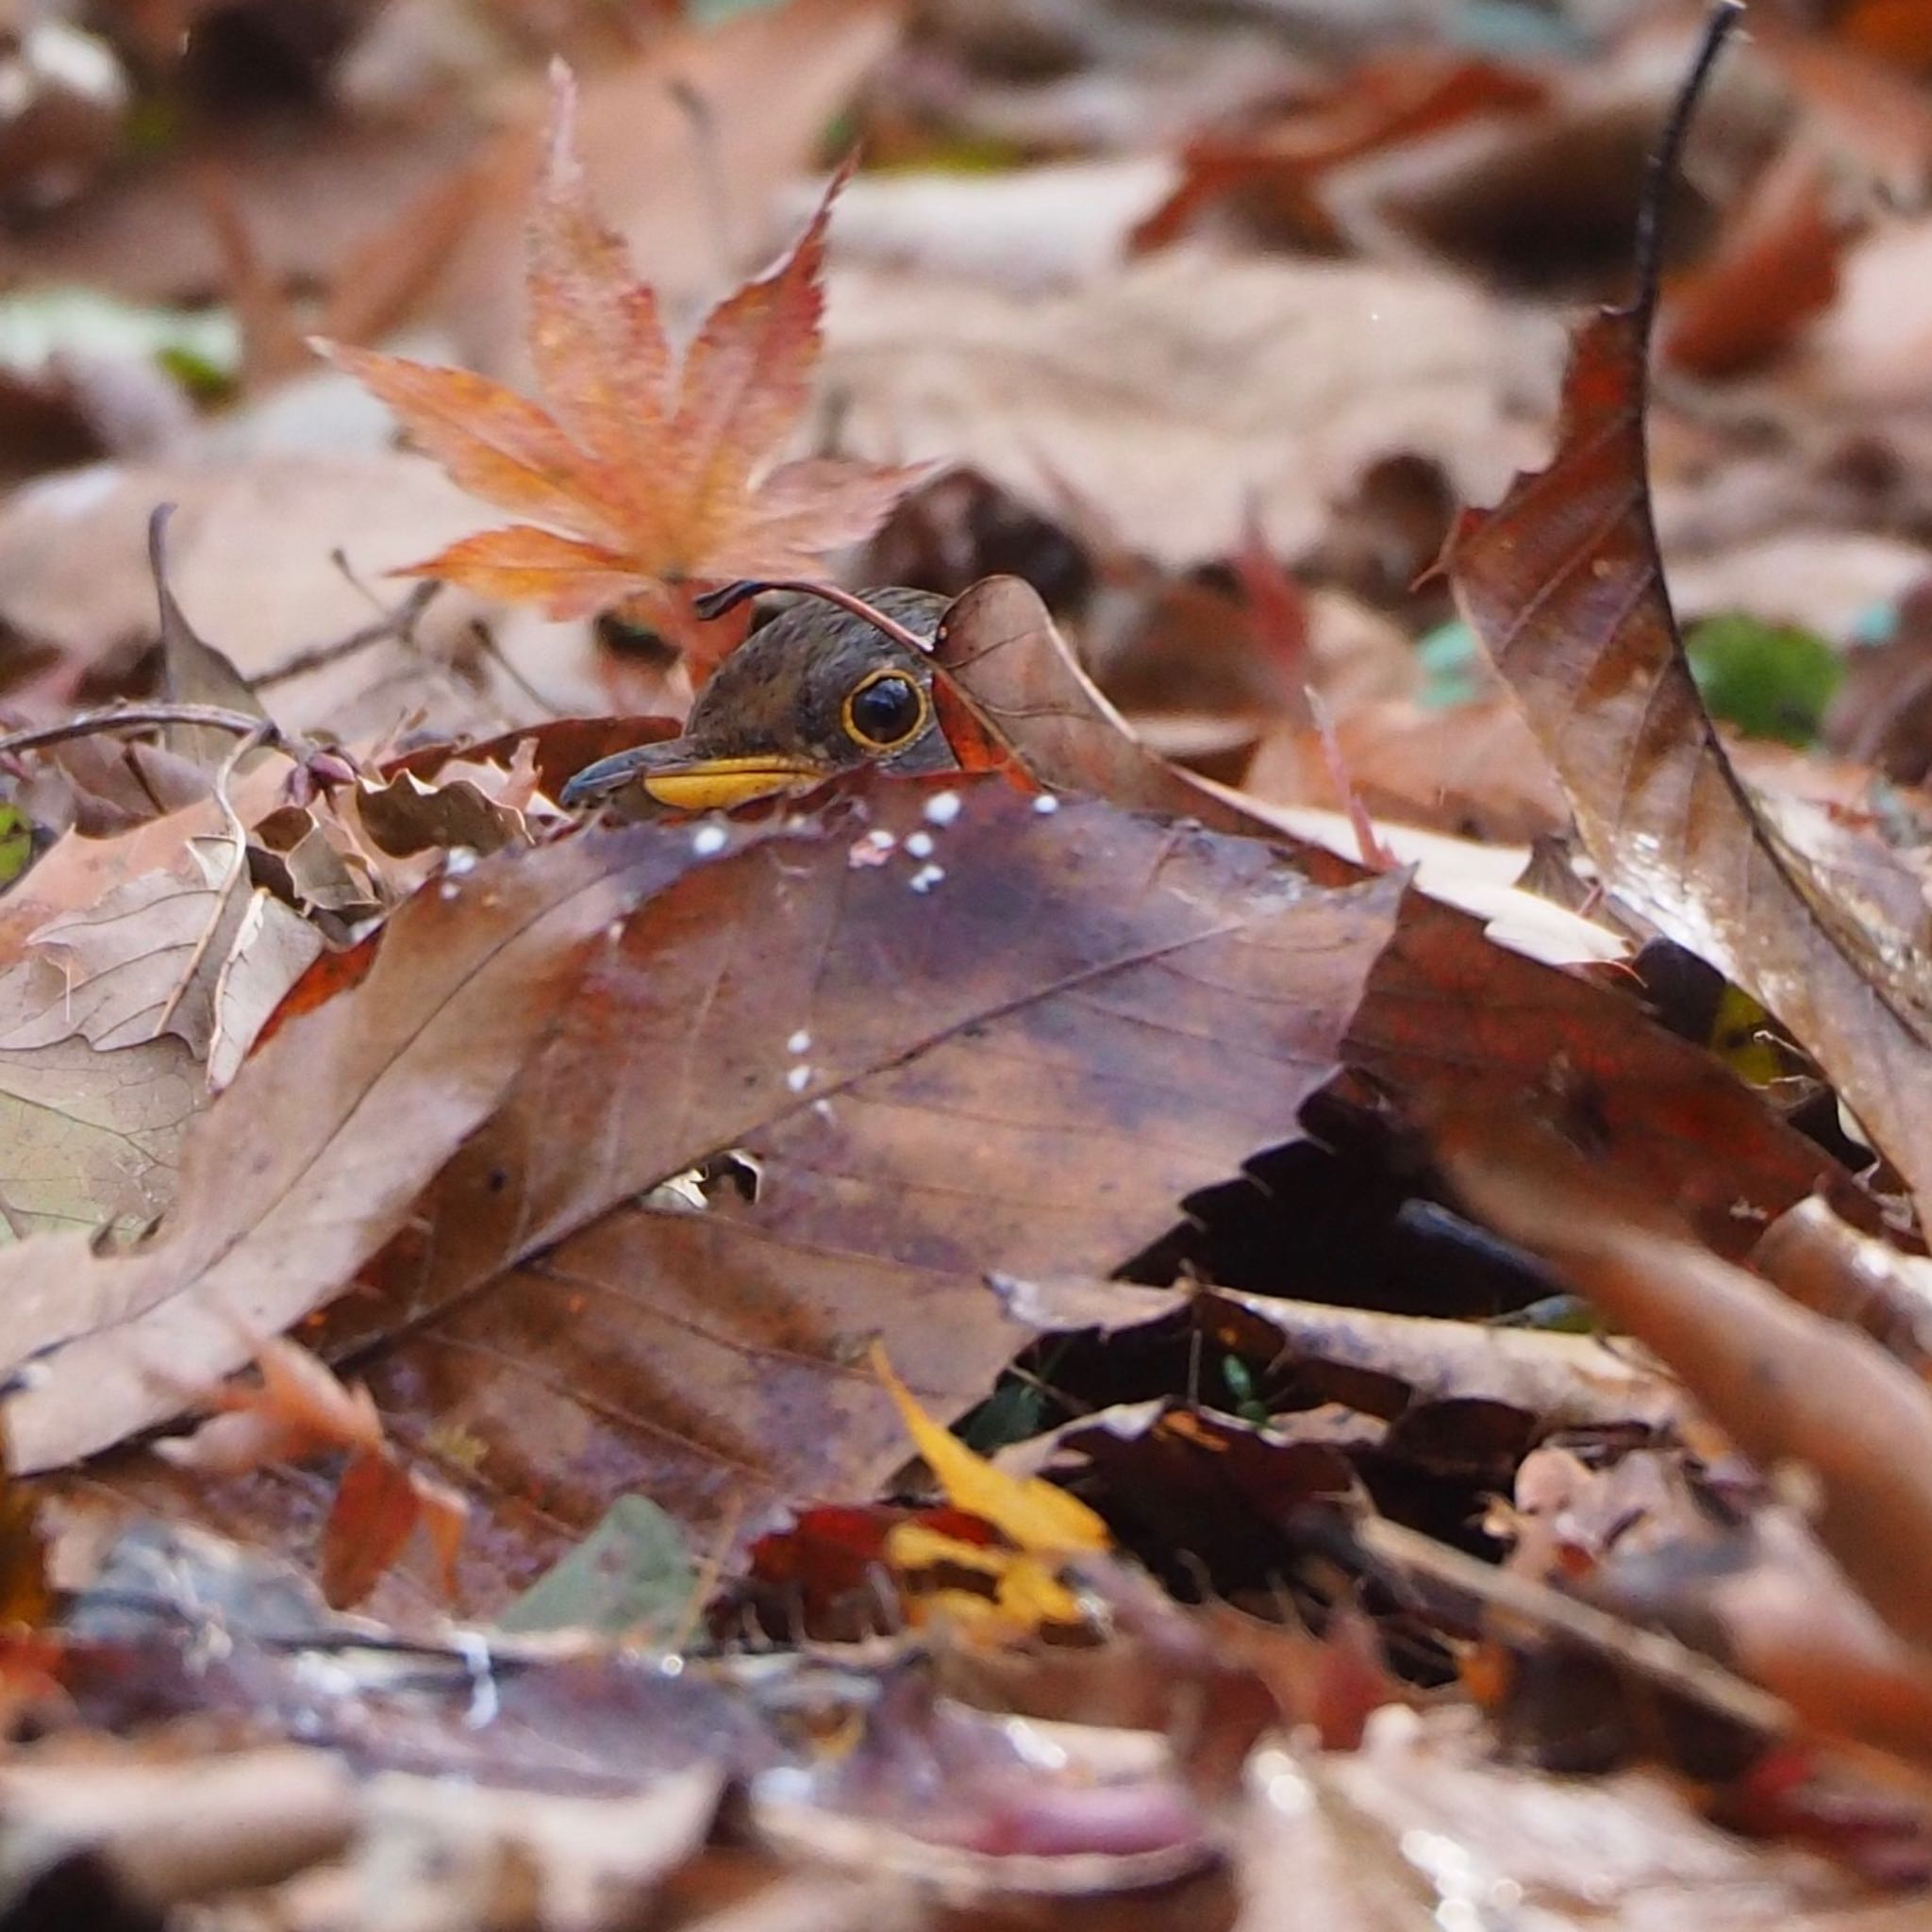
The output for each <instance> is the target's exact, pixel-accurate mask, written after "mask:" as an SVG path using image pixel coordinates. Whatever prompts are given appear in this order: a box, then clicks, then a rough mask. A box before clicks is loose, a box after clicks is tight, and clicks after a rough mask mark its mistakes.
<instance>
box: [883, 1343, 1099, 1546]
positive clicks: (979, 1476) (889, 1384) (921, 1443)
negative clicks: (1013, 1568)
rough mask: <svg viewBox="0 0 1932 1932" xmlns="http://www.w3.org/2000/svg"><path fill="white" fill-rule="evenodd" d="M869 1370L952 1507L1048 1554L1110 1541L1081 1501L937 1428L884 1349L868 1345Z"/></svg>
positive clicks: (1019, 1542)
mask: <svg viewBox="0 0 1932 1932" xmlns="http://www.w3.org/2000/svg"><path fill="white" fill-rule="evenodd" d="M872 1365H873V1372H874V1374H876V1375H877V1376H878V1378H879V1380H880V1381H881V1382H883V1383H884V1384H885V1386H886V1392H887V1393H888V1394H889V1395H891V1398H892V1400H893V1401H894V1402H895V1403H897V1404H898V1406H899V1413H900V1415H901V1416H902V1417H903V1418H904V1420H905V1424H906V1433H907V1434H908V1435H909V1436H910V1437H911V1438H912V1440H913V1442H914V1443H915V1444H916V1445H917V1447H918V1450H919V1453H920V1454H921V1455H922V1456H923V1457H925V1460H926V1463H927V1466H928V1467H929V1468H930V1469H931V1471H932V1473H933V1474H934V1475H935V1476H936V1477H938V1479H939V1484H940V1487H941V1489H942V1490H944V1491H945V1492H946V1500H947V1501H948V1502H950V1503H951V1504H952V1505H953V1506H954V1507H956V1508H959V1509H970V1510H971V1511H972V1512H973V1514H974V1515H975V1516H979V1517H983V1518H984V1519H985V1520H986V1521H987V1522H988V1523H990V1524H992V1526H993V1527H994V1528H995V1529H997V1530H999V1531H1000V1532H1001V1533H1002V1534H1003V1535H1004V1536H1005V1537H1007V1538H1008V1541H1011V1542H1014V1543H1017V1544H1018V1545H1019V1547H1020V1548H1021V1549H1023V1550H1037V1551H1041V1552H1044V1553H1046V1554H1049V1555H1062V1554H1069V1553H1072V1552H1075V1551H1083V1550H1107V1549H1111V1548H1112V1546H1113V1539H1112V1538H1111V1537H1110V1536H1108V1531H1107V1524H1104V1523H1103V1522H1102V1521H1101V1520H1100V1518H1099V1517H1098V1516H1096V1515H1095V1514H1094V1513H1093V1511H1092V1510H1091V1509H1090V1508H1088V1507H1087V1506H1086V1504H1084V1503H1083V1502H1081V1501H1080V1500H1079V1499H1078V1498H1077V1497H1075V1496H1070V1495H1068V1494H1067V1492H1066V1491H1064V1490H1057V1489H1055V1488H1054V1486H1053V1485H1052V1484H1051V1483H1046V1482H1041V1480H1040V1478H1039V1477H1037V1476H1034V1477H1030V1478H1028V1479H1027V1480H1025V1481H1024V1482H1023V1481H1022V1480H1021V1479H1020V1478H1019V1477H1017V1476H1010V1475H1008V1474H1006V1473H1005V1471H1003V1470H998V1469H995V1468H994V1467H993V1466H992V1464H991V1463H990V1462H988V1461H987V1460H986V1458H985V1457H981V1456H975V1455H974V1453H973V1451H972V1450H970V1449H969V1448H967V1446H966V1445H965V1443H963V1442H962V1441H959V1439H958V1437H957V1436H955V1435H954V1434H953V1433H952V1431H951V1430H950V1429H946V1428H942V1427H941V1425H940V1424H938V1423H936V1422H934V1421H933V1419H932V1417H931V1416H929V1415H927V1414H926V1412H925V1411H924V1409H923V1408H921V1407H920V1406H919V1404H918V1403H917V1402H916V1401H915V1400H914V1399H913V1397H912V1393H911V1391H909V1390H908V1388H907V1387H906V1385H905V1383H903V1382H902V1381H900V1379H899V1378H898V1376H897V1375H896V1374H893V1373H892V1365H891V1362H890V1361H888V1360H887V1359H886V1352H885V1350H884V1349H883V1348H881V1347H880V1346H879V1345H878V1343H876V1342H874V1344H873V1351H872Z"/></svg>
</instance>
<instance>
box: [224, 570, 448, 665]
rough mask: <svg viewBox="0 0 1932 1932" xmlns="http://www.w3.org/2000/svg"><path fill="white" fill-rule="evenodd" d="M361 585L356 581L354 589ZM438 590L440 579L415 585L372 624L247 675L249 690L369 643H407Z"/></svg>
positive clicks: (346, 655)
mask: <svg viewBox="0 0 1932 1932" xmlns="http://www.w3.org/2000/svg"><path fill="white" fill-rule="evenodd" d="M350 582H351V583H355V582H356V579H355V578H353V577H351V578H350ZM362 588H363V586H362V585H360V584H357V589H358V590H361V589H362ZM441 589H442V584H441V581H440V580H439V579H436V578H431V579H430V580H429V581H428V582H426V583H421V584H418V585H417V586H416V587H415V588H414V589H413V590H412V591H410V592H409V594H408V596H407V597H405V598H404V599H403V601H402V602H401V603H400V604H398V605H397V606H396V607H395V608H394V609H393V610H386V611H384V612H383V614H382V615H381V616H380V617H379V618H377V619H376V620H375V623H374V624H365V625H363V626H362V628H361V629H360V630H354V631H351V632H350V633H349V635H348V636H347V637H345V638H337V639H335V640H334V641H332V642H329V643H326V644H310V645H308V647H307V648H306V649H303V650H300V651H297V652H296V653H295V655H294V656H293V657H292V658H288V659H286V660H285V661H284V662H282V663H280V664H277V665H276V666H275V668H274V670H272V671H264V672H263V673H262V674H261V675H260V676H259V677H251V678H250V679H249V680H248V688H249V690H250V691H266V690H267V689H268V688H269V686H271V685H274V684H286V683H287V682H288V681H289V680H290V679H291V677H301V676H303V675H305V674H307V673H308V672H310V671H320V670H321V669H322V667H323V666H324V665H325V664H333V663H335V662H337V661H338V660H339V659H340V658H349V657H353V656H354V655H355V654H356V653H357V652H358V651H366V650H367V649H368V648H369V647H370V645H372V644H380V643H385V642H387V641H389V640H390V639H391V638H393V639H395V640H396V641H398V642H400V643H408V642H409V641H410V633H411V632H412V631H413V630H414V629H415V627H416V621H417V619H418V618H420V617H421V616H422V615H423V613H424V611H425V610H426V609H427V608H429V601H430V599H431V598H432V597H434V596H435V595H436V594H437V593H438V592H439V591H441Z"/></svg>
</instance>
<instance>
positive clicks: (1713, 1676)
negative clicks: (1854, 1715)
mask: <svg viewBox="0 0 1932 1932" xmlns="http://www.w3.org/2000/svg"><path fill="white" fill-rule="evenodd" d="M1356 1535H1357V1539H1358V1541H1360V1543H1361V1545H1362V1547H1363V1548H1364V1549H1365V1550H1367V1551H1368V1553H1369V1554H1370V1555H1371V1556H1372V1557H1380V1558H1381V1559H1382V1560H1383V1561H1384V1562H1388V1563H1393V1564H1394V1565H1395V1566H1396V1567H1397V1568H1398V1569H1401V1570H1406V1571H1409V1572H1411V1573H1413V1574H1416V1575H1419V1576H1427V1577H1431V1578H1433V1579H1434V1580H1435V1581H1436V1582H1438V1583H1446V1584H1447V1585H1448V1586H1449V1587H1450V1588H1451V1589H1452V1590H1459V1591H1463V1592H1465V1593H1466V1594H1467V1595H1470V1596H1473V1597H1474V1598H1475V1599H1476V1601H1477V1602H1478V1603H1486V1604H1490V1605H1492V1606H1494V1607H1496V1608H1498V1609H1501V1610H1505V1611H1507V1612H1508V1613H1510V1614H1511V1615H1513V1616H1518V1617H1522V1618H1524V1619H1525V1620H1527V1621H1528V1622H1529V1623H1532V1624H1538V1625H1540V1626H1541V1628H1543V1629H1546V1630H1556V1631H1559V1632H1561V1633H1562V1635H1563V1636H1565V1637H1570V1638H1574V1640H1575V1641H1577V1642H1579V1643H1583V1644H1587V1645H1588V1646H1589V1647H1590V1648H1591V1650H1594V1651H1597V1652H1599V1653H1601V1654H1602V1655H1604V1656H1607V1657H1616V1658H1618V1659H1620V1660H1621V1661H1622V1662H1624V1663H1626V1664H1628V1665H1629V1666H1630V1667H1631V1669H1632V1670H1634V1671H1636V1672H1638V1673H1639V1674H1641V1675H1642V1676H1644V1677H1647V1678H1648V1679H1650V1681H1651V1682H1653V1683H1656V1684H1660V1685H1662V1686H1663V1687H1664V1688H1665V1689H1666V1690H1669V1691H1678V1692H1680V1693H1681V1694H1682V1695H1684V1696H1686V1697H1689V1698H1691V1699H1694V1700H1695V1701H1696V1702H1697V1703H1698V1704H1701V1705H1702V1706H1704V1707H1705V1708H1706V1709H1707V1710H1714V1711H1717V1712H1718V1713H1719V1714H1720V1715H1721V1716H1724V1717H1729V1718H1735V1719H1736V1720H1737V1721H1738V1722H1739V1723H1740V1724H1745V1725H1747V1726H1748V1727H1749V1728H1751V1729H1752V1730H1755V1731H1762V1732H1767V1733H1769V1734H1770V1735H1771V1736H1773V1737H1784V1736H1788V1735H1789V1734H1790V1732H1792V1731H1794V1730H1796V1729H1797V1727H1798V1721H1797V1716H1796V1713H1795V1712H1793V1710H1792V1709H1791V1707H1790V1705H1788V1704H1787V1703H1786V1702H1785V1701H1784V1699H1783V1698H1781V1697H1774V1696H1773V1695H1772V1693H1771V1692H1770V1691H1760V1690H1759V1689H1758V1688H1757V1685H1756V1684H1750V1683H1746V1682H1745V1680H1744V1679H1743V1678H1742V1677H1740V1676H1737V1675H1735V1674H1733V1673H1731V1672H1729V1671H1727V1670H1725V1669H1724V1666H1723V1665H1722V1664H1719V1663H1716V1662H1713V1661H1712V1659H1711V1658H1709V1657H1705V1656H1703V1655H1702V1654H1701V1653H1699V1652H1697V1651H1694V1650H1692V1649H1691V1647H1690V1645H1689V1644H1687V1643H1681V1642H1679V1641H1678V1640H1677V1639H1676V1638H1674V1637H1667V1636H1665V1635H1664V1633H1663V1632H1662V1631H1660V1630H1646V1629H1644V1628H1643V1627H1642V1626H1641V1624H1628V1623H1625V1622H1624V1619H1623V1618H1621V1617H1613V1616H1611V1615H1610V1613H1609V1612H1608V1611H1607V1610H1600V1609H1598V1608H1597V1607H1596V1606H1595V1605H1594V1604H1587V1603H1584V1602H1582V1601H1581V1600H1580V1599H1578V1598H1576V1597H1574V1596H1565V1595H1564V1594H1563V1593H1562V1591H1557V1590H1552V1589H1551V1588H1550V1587H1549V1585H1548V1584H1545V1583H1538V1582H1536V1581H1535V1580H1534V1579H1533V1578H1531V1577H1527V1576H1519V1575H1517V1574H1514V1573H1513V1572H1511V1571H1507V1570H1499V1569H1497V1568H1496V1567H1495V1565H1494V1564H1492V1563H1485V1562H1484V1561H1483V1560H1482V1559H1481V1557H1472V1556H1470V1555H1468V1554H1467V1553H1466V1552H1465V1551H1462V1550H1457V1549H1451V1548H1450V1547H1449V1546H1448V1545H1447V1544H1446V1543H1439V1542H1438V1541H1436V1540H1435V1539H1434V1538H1433V1537H1427V1536H1424V1535H1422V1534H1421V1533H1420V1532H1418V1531H1416V1530H1413V1529H1408V1528H1406V1527H1405V1526H1404V1525H1403V1524H1399V1523H1391V1522H1389V1521H1388V1520H1387V1519H1386V1518H1382V1517H1372V1518H1370V1519H1369V1520H1368V1521H1367V1522H1365V1523H1362V1524H1359V1525H1357V1530H1356Z"/></svg>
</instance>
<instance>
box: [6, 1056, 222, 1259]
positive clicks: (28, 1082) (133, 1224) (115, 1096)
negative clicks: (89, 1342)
mask: <svg viewBox="0 0 1932 1932" xmlns="http://www.w3.org/2000/svg"><path fill="white" fill-rule="evenodd" d="M206 1097H207V1096H206V1093H205V1091H204V1089H203V1086H202V1082H201V1079H200V1076H199V1073H198V1070H197V1068H196V1065H195V1059H194V1056H193V1054H192V1053H191V1052H190V1051H189V1049H188V1048H187V1047H186V1046H185V1045H184V1044H183V1043H182V1042H181V1041H179V1040H176V1039H175V1038H173V1037H172V1036H170V1037H168V1038H165V1039H161V1040H151V1041H147V1042H146V1044H145V1045H142V1046H124V1047H120V1048H118V1049H116V1050H115V1051H114V1052H112V1053H97V1052H96V1051H95V1050H94V1049H93V1048H92V1047H91V1046H90V1045H89V1044H88V1043H87V1041H84V1040H63V1041H60V1042H59V1043H58V1045H54V1046H40V1047H34V1048H31V1049H29V1050H25V1051H19V1050H16V1051H14V1052H11V1053H7V1052H0V1147H4V1148H5V1150H6V1152H5V1155H4V1157H0V1167H4V1172H0V1203H4V1208H5V1213H4V1216H0V1218H4V1220H5V1222H6V1224H7V1228H8V1235H9V1236H11V1237H18V1236H19V1235H21V1234H23V1233H28V1232H31V1233H37V1234H39V1233H46V1234H52V1233H59V1232H74V1233H77V1234H79V1235H82V1236H91V1235H92V1234H93V1233H94V1232H95V1231H96V1230H98V1229H100V1228H103V1227H115V1228H120V1229H129V1228H139V1227H140V1226H142V1224H145V1223H147V1222H149V1221H152V1220H153V1219H154V1217H155V1216H156V1215H157V1214H158V1213H159V1212H160V1211H161V1210H162V1209H163V1208H165V1207H166V1206H167V1205H168V1203H169V1202H170V1201H171V1200H173V1198H174V1194H175V1177H176V1173H177V1170H178V1169H179V1167H180V1163H181V1143H182V1139H183V1136H184V1135H185V1134H186V1133H187V1131H188V1126H189V1123H190V1122H191V1121H192V1120H193V1119H194V1117H195V1115H196V1114H197V1113H198V1112H199V1111H200V1109H201V1107H202V1104H203V1102H204V1101H205V1099H206Z"/></svg>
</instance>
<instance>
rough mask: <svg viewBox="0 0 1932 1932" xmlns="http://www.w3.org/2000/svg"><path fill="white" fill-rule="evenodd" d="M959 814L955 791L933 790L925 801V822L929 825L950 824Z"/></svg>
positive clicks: (957, 795)
mask: <svg viewBox="0 0 1932 1932" xmlns="http://www.w3.org/2000/svg"><path fill="white" fill-rule="evenodd" d="M958 816H959V794H958V792H957V791H935V792H934V793H933V795H932V796H931V797H930V798H928V799H927V800H926V801H925V822H926V824H929V825H950V824H952V823H953V821H954V820H955V819H956V818H958Z"/></svg>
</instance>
